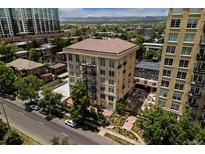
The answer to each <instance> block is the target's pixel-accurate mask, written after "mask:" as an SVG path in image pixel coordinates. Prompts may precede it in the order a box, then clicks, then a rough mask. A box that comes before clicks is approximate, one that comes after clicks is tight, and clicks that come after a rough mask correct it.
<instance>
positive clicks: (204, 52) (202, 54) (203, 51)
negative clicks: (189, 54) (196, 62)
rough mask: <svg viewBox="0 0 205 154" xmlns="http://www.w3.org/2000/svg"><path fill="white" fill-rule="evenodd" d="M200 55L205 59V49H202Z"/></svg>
mask: <svg viewBox="0 0 205 154" xmlns="http://www.w3.org/2000/svg"><path fill="white" fill-rule="evenodd" d="M199 55H200V56H202V57H204V56H205V48H200V50H199Z"/></svg>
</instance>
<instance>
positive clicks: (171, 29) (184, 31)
mask: <svg viewBox="0 0 205 154" xmlns="http://www.w3.org/2000/svg"><path fill="white" fill-rule="evenodd" d="M179 23H180V24H179ZM204 23H205V9H198V10H197V9H188V8H186V9H170V10H169V14H168V19H167V27H166V34H165V40H164V45H163V50H162V57H161V59H162V60H161V64H160V72H159V78H158V88H157V100H156V101H157V103H158V104H159V105H160V106H161V107H163V108H165V109H166V110H169V111H172V112H174V113H176V114H177V115H182V114H183V113H184V112H185V110H186V109H187V107H190V108H191V109H192V120H193V122H194V123H201V122H202V121H203V113H204V107H205V88H204V74H205V71H204V70H205V58H204V57H205V46H204V45H203V43H200V42H201V40H202V36H203V35H204V32H205V27H204ZM171 25H172V26H171ZM175 34H176V35H177V37H176V35H175ZM170 46H173V48H175V50H173V51H171V50H170V48H172V47H170ZM197 55H200V57H202V58H200V59H199V58H197ZM170 59H172V60H170ZM187 64H188V65H187ZM196 68H197V69H198V71H195V70H196ZM169 71H170V72H171V73H170V72H169ZM179 72H180V73H179ZM167 84H168V85H167ZM204 118H205V117H204Z"/></svg>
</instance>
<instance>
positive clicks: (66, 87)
mask: <svg viewBox="0 0 205 154" xmlns="http://www.w3.org/2000/svg"><path fill="white" fill-rule="evenodd" d="M53 92H56V93H60V94H62V95H63V98H62V99H61V101H64V100H66V99H67V98H69V97H70V91H69V84H68V83H66V84H64V85H62V86H60V87H58V88H56V89H54V90H53Z"/></svg>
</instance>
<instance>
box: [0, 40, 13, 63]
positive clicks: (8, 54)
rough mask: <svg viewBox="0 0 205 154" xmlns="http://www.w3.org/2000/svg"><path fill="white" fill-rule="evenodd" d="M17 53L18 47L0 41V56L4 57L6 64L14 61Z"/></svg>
mask: <svg viewBox="0 0 205 154" xmlns="http://www.w3.org/2000/svg"><path fill="white" fill-rule="evenodd" d="M15 52H16V46H15V45H14V44H11V43H6V42H4V41H0V55H3V56H4V57H3V60H4V61H6V62H10V61H12V60H13V59H14V57H15Z"/></svg>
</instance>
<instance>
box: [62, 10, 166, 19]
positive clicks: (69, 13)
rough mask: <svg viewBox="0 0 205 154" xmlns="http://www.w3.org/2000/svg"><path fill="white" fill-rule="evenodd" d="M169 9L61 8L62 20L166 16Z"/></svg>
mask: <svg viewBox="0 0 205 154" xmlns="http://www.w3.org/2000/svg"><path fill="white" fill-rule="evenodd" d="M167 13H168V9H162V8H138V9H136V8H135V9H134V8H126V9H125V8H122V9H121V8H113V9H112V8H105V9H102V8H75V9H70V8H69V9H68V8H67V9H66V8H60V9H59V14H60V18H64V17H90V16H92V17H102V16H109V17H111V16H112V17H119V16H165V15H167Z"/></svg>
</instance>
